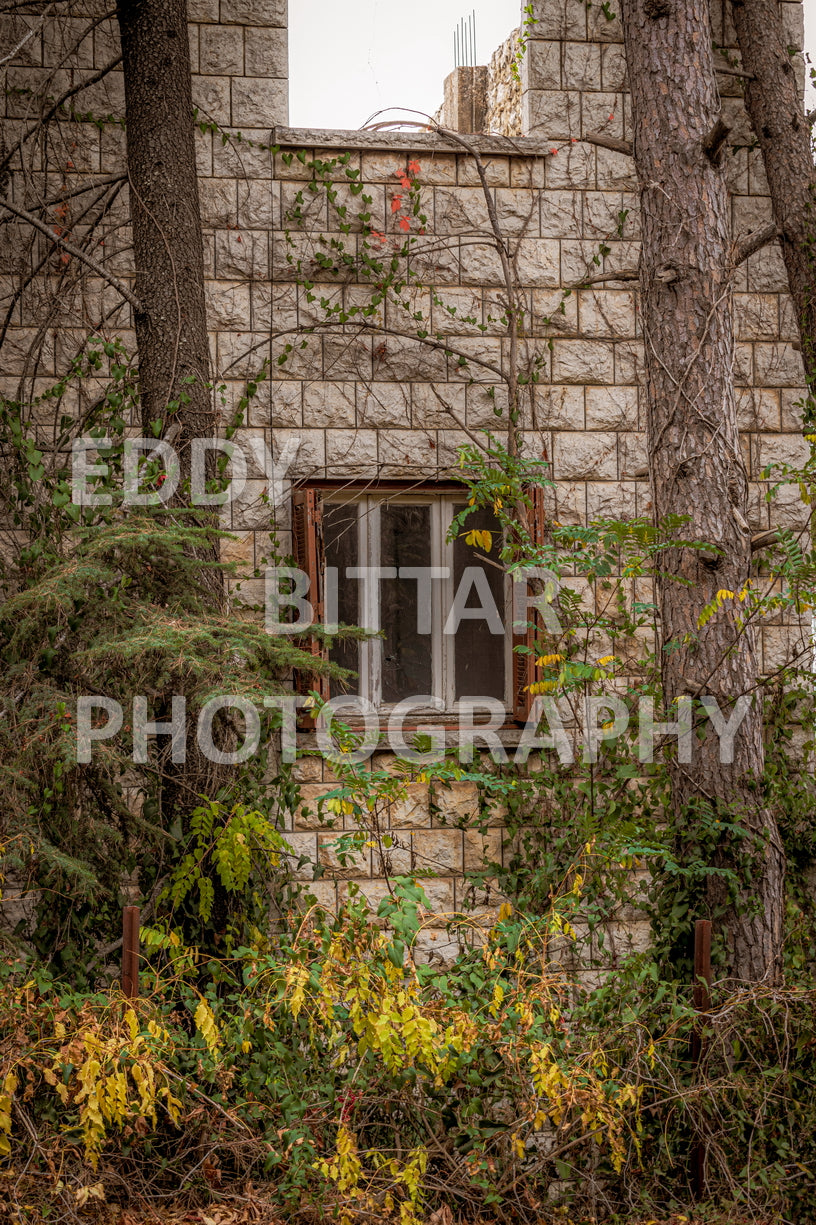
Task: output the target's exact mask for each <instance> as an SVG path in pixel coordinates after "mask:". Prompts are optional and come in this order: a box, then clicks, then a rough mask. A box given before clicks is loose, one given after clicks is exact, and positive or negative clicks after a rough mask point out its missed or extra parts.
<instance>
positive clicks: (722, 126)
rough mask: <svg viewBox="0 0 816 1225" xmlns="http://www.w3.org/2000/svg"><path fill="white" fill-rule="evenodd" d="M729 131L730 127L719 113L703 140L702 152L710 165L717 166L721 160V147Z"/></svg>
mask: <svg viewBox="0 0 816 1225" xmlns="http://www.w3.org/2000/svg"><path fill="white" fill-rule="evenodd" d="M730 131H731V129H730V128H729V126H728V124H727V123H726V122H725V120H724V119H723V117H722V115H721V116H720V118H719V119H718V120H717V122H716V123H715V124H714V126H713V127H712V128H711V131H710V132H709V133H708V135H707V136H706V137H705V139H704V140H703V153H705V155H706V157H707V158H708V160H709V161H710V162H711V164H712V166H719V164H720V162H721V161H722V155H723V148H724V146H725V142H726V141H727V140H728V134H729V132H730Z"/></svg>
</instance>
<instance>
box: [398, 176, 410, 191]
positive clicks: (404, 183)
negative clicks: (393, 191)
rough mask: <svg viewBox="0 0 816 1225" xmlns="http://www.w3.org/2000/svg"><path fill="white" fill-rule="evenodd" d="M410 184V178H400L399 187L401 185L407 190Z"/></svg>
mask: <svg viewBox="0 0 816 1225" xmlns="http://www.w3.org/2000/svg"><path fill="white" fill-rule="evenodd" d="M410 186H411V180H410V179H400V187H402V188H403V189H404V190H405V191H408V189H409V187H410Z"/></svg>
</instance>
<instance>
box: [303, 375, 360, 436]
mask: <svg viewBox="0 0 816 1225" xmlns="http://www.w3.org/2000/svg"><path fill="white" fill-rule="evenodd" d="M354 399H355V384H354V383H352V382H340V383H327V382H322V381H319V382H316V383H306V384H304V387H303V416H304V420H305V421H308V423H309V425H311V426H329V427H332V428H334V429H336V428H338V427H341V426H348V427H350V428H352V429H353V428H354V425H355V422H356V412H355V403H354Z"/></svg>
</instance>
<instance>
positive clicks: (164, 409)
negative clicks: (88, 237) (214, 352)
mask: <svg viewBox="0 0 816 1225" xmlns="http://www.w3.org/2000/svg"><path fill="white" fill-rule="evenodd" d="M117 16H118V19H119V30H120V34H121V40H122V64H123V69H124V78H125V104H126V114H127V166H128V178H129V180H130V194H131V215H132V222H133V246H134V251H135V257H136V297H137V298H138V299H139V303H140V307H141V309H140V310H137V311H136V343H137V346H138V351H139V384H140V388H141V397H142V429H143V432H144V434H145V436H146V437H153V436H154V434H155V432H156V429H158V427H157V426H154V422H160V423H161V433H162V434H164V435H166V436H167V437H168V438H169V440H170V441H171V442H172V445H173V446H174V447H175V449H176V451H177V452H178V453H179V456H180V459H181V466H182V478H183V479H185V478H187V477H188V476H189V445H190V441H191V439H192V438H195V437H209V436H210V435H212V434H213V433H214V432H215V429H214V426H215V418H214V414H213V407H212V395H211V391H210V389H209V387H208V382H209V348H208V342H207V318H206V310H205V303H204V246H203V240H202V234H201V214H200V209H199V200H198V178H197V175H196V162H195V145H194V141H193V99H192V88H191V80H190V50H189V43H188V37H187V5H186V3H185V0H119V2H118V5H117ZM187 380H190V381H187ZM182 396H189V401H188V402H184V403H181V404H179V406H178V408H177V409H175V410H174V409H173V407H172V405H173V404H174V403H178V401H179V399H180V397H182Z"/></svg>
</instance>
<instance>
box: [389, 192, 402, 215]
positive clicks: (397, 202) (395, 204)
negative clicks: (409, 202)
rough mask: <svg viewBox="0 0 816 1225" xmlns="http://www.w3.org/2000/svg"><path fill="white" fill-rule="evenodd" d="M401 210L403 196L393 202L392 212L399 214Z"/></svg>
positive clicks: (397, 197) (395, 197) (395, 198)
mask: <svg viewBox="0 0 816 1225" xmlns="http://www.w3.org/2000/svg"><path fill="white" fill-rule="evenodd" d="M401 208H402V196H394V199H393V200H392V201H391V212H392V213H398V212H399V211H400V209H401Z"/></svg>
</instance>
